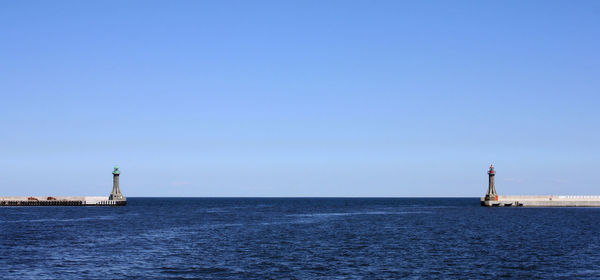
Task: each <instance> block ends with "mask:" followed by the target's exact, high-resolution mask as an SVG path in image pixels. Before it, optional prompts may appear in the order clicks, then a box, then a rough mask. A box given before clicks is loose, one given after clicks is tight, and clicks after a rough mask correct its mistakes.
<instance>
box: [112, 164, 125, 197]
mask: <svg viewBox="0 0 600 280" xmlns="http://www.w3.org/2000/svg"><path fill="white" fill-rule="evenodd" d="M112 174H113V189H112V192H111V193H110V196H109V197H108V199H109V200H125V199H126V198H125V197H124V196H123V194H122V193H121V188H120V187H119V174H121V172H120V171H119V167H118V166H115V170H113V172H112Z"/></svg>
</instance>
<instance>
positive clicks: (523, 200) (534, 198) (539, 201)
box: [481, 195, 600, 207]
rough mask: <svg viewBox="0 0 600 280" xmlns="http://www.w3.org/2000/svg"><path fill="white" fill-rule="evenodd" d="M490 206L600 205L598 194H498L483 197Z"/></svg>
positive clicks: (482, 202)
mask: <svg viewBox="0 0 600 280" xmlns="http://www.w3.org/2000/svg"><path fill="white" fill-rule="evenodd" d="M481 206H488V207H495V206H500V207H507V206H509V207H600V196H598V195H496V196H495V197H491V198H490V197H482V198H481Z"/></svg>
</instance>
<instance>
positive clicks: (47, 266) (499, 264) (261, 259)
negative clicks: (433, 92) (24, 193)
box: [0, 198, 600, 279]
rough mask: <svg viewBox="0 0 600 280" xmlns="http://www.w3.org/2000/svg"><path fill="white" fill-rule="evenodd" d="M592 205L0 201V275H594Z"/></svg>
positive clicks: (596, 216)
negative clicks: (68, 204)
mask: <svg viewBox="0 0 600 280" xmlns="http://www.w3.org/2000/svg"><path fill="white" fill-rule="evenodd" d="M599 222H600V208H483V207H480V206H479V201H478V199H477V198H464V199H461V198H452V199H424V198H418V199H413V198H400V199H372V198H364V199H362V198H353V199H345V198H344V199H342V198H340V199H332V198H300V199H293V198H239V199H236V198H233V199H232V198H131V199H129V205H128V206H126V207H115V208H111V207H0V278H3V277H4V278H7V279H15V278H35V279H44V278H51V279H69V278H71V279H73V278H77V279H101V278H102V279H103V278H112V279H114V278H138V279H165V278H177V279H185V278H202V279H225V278H236V279H256V278H258V279H266V278H271V279H282V278H286V279H289V278H292V279H294V278H295V279H308V278H327V279H332V278H339V279H347V278H362V279H382V278H425V277H426V278H496V277H515V278H544V279H546V278H564V279H567V278H569V279H570V278H593V279H597V278H600V223H599Z"/></svg>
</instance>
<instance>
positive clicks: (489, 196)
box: [485, 165, 498, 200]
mask: <svg viewBox="0 0 600 280" xmlns="http://www.w3.org/2000/svg"><path fill="white" fill-rule="evenodd" d="M488 176H489V178H490V181H489V185H488V191H487V193H486V194H485V200H498V193H497V192H496V180H495V177H496V170H494V166H493V165H490V170H488Z"/></svg>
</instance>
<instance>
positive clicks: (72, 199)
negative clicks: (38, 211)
mask: <svg viewBox="0 0 600 280" xmlns="http://www.w3.org/2000/svg"><path fill="white" fill-rule="evenodd" d="M125 205H127V200H111V199H109V198H108V197H106V196H56V197H53V196H43V197H42V196H29V197H26V196H12V197H0V206H125Z"/></svg>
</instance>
